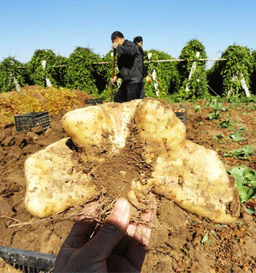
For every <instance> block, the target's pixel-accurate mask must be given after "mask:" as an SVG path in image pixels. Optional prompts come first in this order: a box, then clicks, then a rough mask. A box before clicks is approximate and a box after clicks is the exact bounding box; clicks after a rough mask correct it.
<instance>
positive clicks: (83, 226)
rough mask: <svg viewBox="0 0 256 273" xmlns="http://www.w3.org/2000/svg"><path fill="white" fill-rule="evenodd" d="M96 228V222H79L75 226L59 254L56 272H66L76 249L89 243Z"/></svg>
mask: <svg viewBox="0 0 256 273" xmlns="http://www.w3.org/2000/svg"><path fill="white" fill-rule="evenodd" d="M95 226H96V222H95V221H90V222H77V223H75V224H74V226H73V228H72V230H71V232H70V234H69V235H68V237H67V239H66V240H65V242H64V243H63V245H62V247H61V249H60V252H59V253H58V256H57V258H56V262H55V270H54V272H64V269H65V267H66V265H67V264H68V262H69V260H70V257H71V256H72V254H73V253H74V252H75V251H76V249H78V248H79V247H81V246H83V245H84V244H85V243H86V242H87V241H88V239H89V237H90V234H91V233H92V232H93V231H94V229H95Z"/></svg>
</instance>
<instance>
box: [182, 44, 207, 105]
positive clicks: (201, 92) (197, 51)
mask: <svg viewBox="0 0 256 273" xmlns="http://www.w3.org/2000/svg"><path fill="white" fill-rule="evenodd" d="M206 58H207V55H206V52H205V48H204V46H203V44H202V43H201V42H199V41H198V40H196V39H194V40H191V41H189V42H188V43H187V44H186V45H185V47H184V48H183V49H182V52H181V55H180V59H184V60H185V61H182V62H179V63H178V65H177V68H178V71H179V73H180V85H179V92H178V96H179V97H181V98H182V99H189V100H195V99H197V98H206V97H207V96H208V95H209V93H208V89H207V77H206V62H205V61H197V59H206ZM192 67H194V70H193V72H192V70H191V69H192Z"/></svg>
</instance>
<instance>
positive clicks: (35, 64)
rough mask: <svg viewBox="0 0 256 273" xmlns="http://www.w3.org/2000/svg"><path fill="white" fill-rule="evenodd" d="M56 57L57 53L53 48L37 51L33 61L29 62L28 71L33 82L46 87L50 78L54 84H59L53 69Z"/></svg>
mask: <svg viewBox="0 0 256 273" xmlns="http://www.w3.org/2000/svg"><path fill="white" fill-rule="evenodd" d="M55 58H56V55H55V53H54V52H53V51H52V50H49V49H43V50H36V51H35V53H34V55H33V57H32V59H31V61H30V62H29V63H28V72H29V76H30V80H31V82H32V84H34V85H40V86H42V87H45V86H46V78H47V79H49V80H50V82H51V85H52V86H54V87H57V86H58V83H57V81H56V78H57V74H56V71H55V70H54V69H53V66H54V64H55ZM43 61H45V62H46V66H45V68H44V67H43Z"/></svg>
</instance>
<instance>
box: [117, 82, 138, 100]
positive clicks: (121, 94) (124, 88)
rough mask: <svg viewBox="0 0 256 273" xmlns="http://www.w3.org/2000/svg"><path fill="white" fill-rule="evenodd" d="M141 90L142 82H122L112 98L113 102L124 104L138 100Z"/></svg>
mask: <svg viewBox="0 0 256 273" xmlns="http://www.w3.org/2000/svg"><path fill="white" fill-rule="evenodd" d="M142 88H143V82H140V83H126V82H123V83H122V85H121V86H120V88H119V89H118V91H117V93H116V95H115V97H114V101H115V102H125V101H131V100H136V99H139V98H140V95H141V89H142Z"/></svg>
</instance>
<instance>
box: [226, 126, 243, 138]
mask: <svg viewBox="0 0 256 273" xmlns="http://www.w3.org/2000/svg"><path fill="white" fill-rule="evenodd" d="M243 131H244V128H239V129H238V130H237V131H235V132H232V133H231V134H230V135H229V138H230V139H232V140H234V141H245V138H244V137H243Z"/></svg>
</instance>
